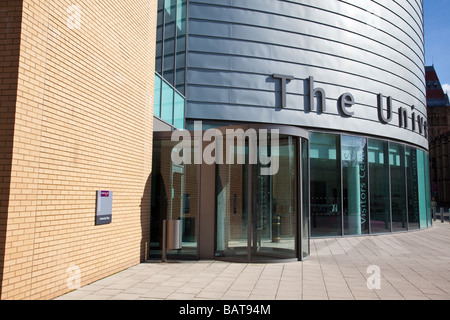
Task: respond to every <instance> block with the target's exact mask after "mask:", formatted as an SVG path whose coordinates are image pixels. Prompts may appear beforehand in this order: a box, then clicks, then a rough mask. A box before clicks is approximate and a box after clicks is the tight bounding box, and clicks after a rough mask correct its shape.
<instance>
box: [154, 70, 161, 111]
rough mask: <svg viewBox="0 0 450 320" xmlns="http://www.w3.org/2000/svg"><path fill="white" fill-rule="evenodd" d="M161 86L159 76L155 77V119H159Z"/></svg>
mask: <svg viewBox="0 0 450 320" xmlns="http://www.w3.org/2000/svg"><path fill="white" fill-rule="evenodd" d="M161 84H162V80H161V78H160V77H159V76H157V75H155V94H154V98H153V114H154V115H155V116H157V117H159V118H160V117H161Z"/></svg>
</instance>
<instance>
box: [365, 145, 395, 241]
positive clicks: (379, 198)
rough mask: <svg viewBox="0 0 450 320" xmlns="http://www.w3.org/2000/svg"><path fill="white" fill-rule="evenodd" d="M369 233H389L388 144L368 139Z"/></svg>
mask: <svg viewBox="0 0 450 320" xmlns="http://www.w3.org/2000/svg"><path fill="white" fill-rule="evenodd" d="M368 148H369V151H368V160H369V181H370V231H371V233H380V232H389V231H391V205H390V203H391V201H390V199H391V197H390V191H389V184H390V181H389V180H390V179H389V154H388V150H389V149H388V143H387V142H385V141H380V140H373V139H369V143H368Z"/></svg>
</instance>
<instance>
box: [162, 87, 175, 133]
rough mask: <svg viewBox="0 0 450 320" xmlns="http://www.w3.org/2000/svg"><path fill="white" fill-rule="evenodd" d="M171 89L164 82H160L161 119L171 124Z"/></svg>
mask: <svg viewBox="0 0 450 320" xmlns="http://www.w3.org/2000/svg"><path fill="white" fill-rule="evenodd" d="M173 93H174V91H173V89H172V88H171V87H170V86H169V85H168V84H167V83H165V82H164V81H163V82H162V97H161V100H162V101H161V119H163V120H164V121H166V122H168V123H170V124H173Z"/></svg>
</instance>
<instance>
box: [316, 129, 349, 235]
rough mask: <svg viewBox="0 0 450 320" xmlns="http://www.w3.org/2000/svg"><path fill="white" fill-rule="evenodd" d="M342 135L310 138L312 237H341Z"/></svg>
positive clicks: (322, 134)
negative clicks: (340, 136) (340, 141)
mask: <svg viewBox="0 0 450 320" xmlns="http://www.w3.org/2000/svg"><path fill="white" fill-rule="evenodd" d="M339 140H340V139H339V136H338V135H332V134H325V133H311V135H310V168H311V171H310V174H311V178H310V179H311V191H310V192H311V235H312V236H336V235H341V234H342V215H341V163H340V143H339Z"/></svg>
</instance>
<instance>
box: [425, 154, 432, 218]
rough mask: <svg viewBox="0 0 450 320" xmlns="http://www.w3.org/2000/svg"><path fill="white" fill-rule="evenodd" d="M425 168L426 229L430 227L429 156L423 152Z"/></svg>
mask: <svg viewBox="0 0 450 320" xmlns="http://www.w3.org/2000/svg"><path fill="white" fill-rule="evenodd" d="M423 155H424V167H425V199H426V210H427V213H426V217H427V227H431V223H432V222H431V185H430V158H429V154H428V153H426V152H423Z"/></svg>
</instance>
